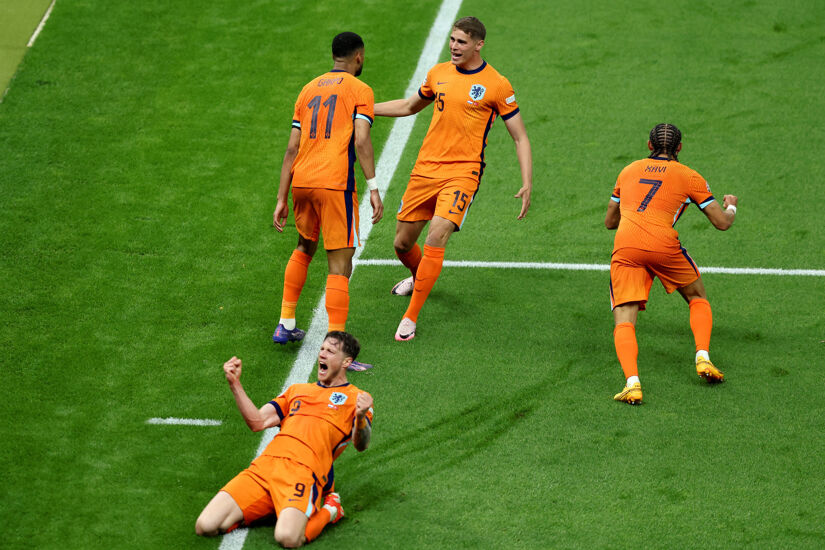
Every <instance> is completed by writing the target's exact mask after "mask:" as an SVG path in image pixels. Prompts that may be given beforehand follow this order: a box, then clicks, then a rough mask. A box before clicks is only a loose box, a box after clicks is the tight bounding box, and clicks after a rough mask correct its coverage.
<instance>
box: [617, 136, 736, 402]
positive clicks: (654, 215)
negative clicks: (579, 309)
mask: <svg viewBox="0 0 825 550" xmlns="http://www.w3.org/2000/svg"><path fill="white" fill-rule="evenodd" d="M647 147H648V149H650V151H651V154H650V156H649V157H648V158H646V159H642V160H637V161H636V162H633V163H632V164H630V165H628V166H626V167H625V168H624V169H623V170H622V171H621V173H620V174H619V177H618V179H617V180H616V186H615V187H614V189H613V196H612V197H611V199H610V202H609V203H608V206H607V215H606V216H605V220H604V225H605V226H606V227H607V228H608V229H617V228H618V231H616V238H615V241H614V245H613V256H612V258H611V261H610V305H611V307H612V308H613V318H614V320H615V328H614V330H613V340H614V343H615V346H616V355H617V356H618V358H619V363H620V364H621V366H622V370H623V371H624V375H625V378H626V379H627V382H626V385H625V388H624V389H623V390H622V391H621V392H619V393H617V394H616V395H615V397H614V399H615V400H616V401H622V402H624V403H629V404H631V405H637V404H640V403H641V402H642V386H641V383H640V382H639V370H638V365H637V363H636V359H637V356H638V352H639V348H638V345H637V342H636V317H637V315H638V313H639V310H644V309H645V304H646V303H647V299H648V296H649V295H650V287H651V285H652V284H653V278H654V277H658V278H659V280H660V281H661V282H662V285H663V286H664V287H665V290H666V291H667V293H668V294H670V293H671V292H673V291H674V290H677V291H679V294H681V295H682V297H683V298H684V299H685V301H686V302H687V303H688V307H689V308H690V329H691V330H692V331H693V339H694V341H695V343H696V360H695V364H696V372H697V374H698V375H699V376H700V377H702V378H704V379H705V380H706V381H707V382H709V383H715V382H722V381H724V379H725V375H724V374H723V373H722V372H721V371H720V370H719V369H717V368H716V367H715V366H714V365H713V363H711V362H710V357H709V356H708V350H709V348H710V333H711V327H712V325H713V317H712V315H711V310H710V302H708V297H707V293H706V292H705V285H704V284H703V283H702V277H701V276H700V275H699V269H698V268H697V267H696V264H695V263H694V262H693V260H692V259H691V257H690V256H689V255H688V253H687V250H685V249H684V248H683V247H682V245H681V243H680V242H679V234H678V233H677V232H676V230H675V229H673V226H674V225H675V224H676V221H677V220H678V219H679V217H680V216H681V215H682V214H683V213H684V211H685V209H686V208H687V207H688V205H690V204H691V203H693V204H696V205H697V206H698V207H699V208H700V209H701V210H702V212H703V213H704V214H705V216H707V217H708V219H709V220H710V223H712V224H713V226H714V227H716V229H719V230H721V231H725V230H727V229H728V228H729V227H730V226H731V224H733V220H734V218H735V217H736V203H737V198H736V197H735V196H734V195H725V196H724V197H723V203H722V206H719V203H718V202H717V201H716V199H714V197H713V195H712V194H711V192H710V186H709V185H708V184H707V182H706V181H705V179H704V178H703V177H702V176H700V175H699V173H698V172H696V171H695V170H691V169H690V168H688V167H687V166H685V165H684V164H681V163H679V159H678V154H679V151H681V150H682V133H681V132H680V131H679V129H678V128H676V126H673V125H672V124H658V125H656V126H655V127H654V128H653V129H652V130H651V131H650V140H649V141H648V142H647ZM723 207H724V208H723Z"/></svg>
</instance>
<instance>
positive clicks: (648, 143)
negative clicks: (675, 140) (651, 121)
mask: <svg viewBox="0 0 825 550" xmlns="http://www.w3.org/2000/svg"><path fill="white" fill-rule="evenodd" d="M681 146H682V144H681V143H680V144H679V147H681ZM647 148H648V149H650V150H651V151H652V150H653V144H652V143H650V140H647Z"/></svg>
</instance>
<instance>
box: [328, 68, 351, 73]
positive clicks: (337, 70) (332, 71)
mask: <svg viewBox="0 0 825 550" xmlns="http://www.w3.org/2000/svg"><path fill="white" fill-rule="evenodd" d="M330 72H331V73H345V72H347V71H345V70H344V69H332V70H331V71H330Z"/></svg>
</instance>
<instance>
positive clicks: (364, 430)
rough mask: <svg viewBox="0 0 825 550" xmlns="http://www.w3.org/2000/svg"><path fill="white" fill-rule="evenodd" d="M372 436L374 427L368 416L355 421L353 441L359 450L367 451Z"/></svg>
mask: <svg viewBox="0 0 825 550" xmlns="http://www.w3.org/2000/svg"><path fill="white" fill-rule="evenodd" d="M371 436H372V428H371V427H370V423H369V422H367V419H366V418H361V419H358V420H356V421H355V435H354V436H353V438H352V443H353V445H355V449H356V450H357V451H359V452H360V451H365V450H366V449H367V447H369V444H370V437H371Z"/></svg>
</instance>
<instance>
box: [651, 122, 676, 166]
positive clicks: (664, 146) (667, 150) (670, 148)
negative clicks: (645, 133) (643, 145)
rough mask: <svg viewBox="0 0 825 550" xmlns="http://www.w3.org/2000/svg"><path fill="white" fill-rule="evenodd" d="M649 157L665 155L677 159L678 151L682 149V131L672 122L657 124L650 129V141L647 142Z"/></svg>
mask: <svg viewBox="0 0 825 550" xmlns="http://www.w3.org/2000/svg"><path fill="white" fill-rule="evenodd" d="M647 147H648V149H650V151H651V153H650V156H651V157H657V156H661V155H667V158H669V159H673V160H679V157H678V155H679V151H681V150H682V132H680V131H679V128H677V127H676V126H674V125H673V124H657V125H656V126H654V127H653V129H652V130H651V131H650V141H648V142H647Z"/></svg>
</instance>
